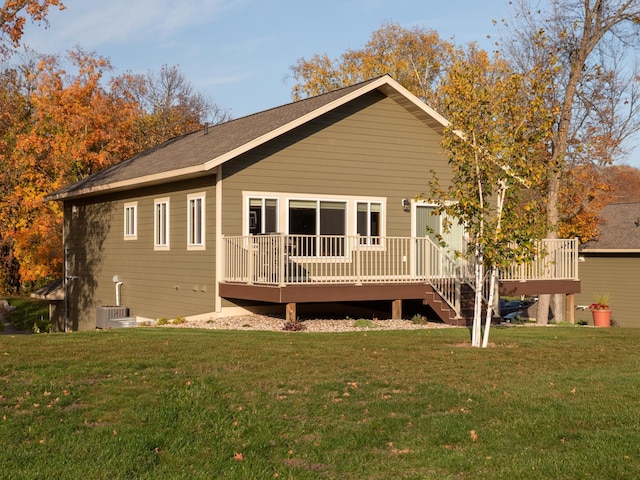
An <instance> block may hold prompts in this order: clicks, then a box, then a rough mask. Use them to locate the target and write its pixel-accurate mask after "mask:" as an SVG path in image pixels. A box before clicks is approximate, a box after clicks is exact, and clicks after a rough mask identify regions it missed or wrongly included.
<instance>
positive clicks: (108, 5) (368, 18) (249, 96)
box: [23, 0, 640, 167]
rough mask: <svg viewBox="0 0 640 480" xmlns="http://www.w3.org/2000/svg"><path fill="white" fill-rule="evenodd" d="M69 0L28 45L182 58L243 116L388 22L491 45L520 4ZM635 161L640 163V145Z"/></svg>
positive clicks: (198, 81) (29, 34) (168, 60)
mask: <svg viewBox="0 0 640 480" xmlns="http://www.w3.org/2000/svg"><path fill="white" fill-rule="evenodd" d="M63 1H64V3H65V5H66V6H67V9H66V10H64V11H62V12H57V11H52V12H51V14H50V15H49V20H50V26H49V28H48V29H46V30H45V29H43V28H41V27H36V26H32V25H28V26H27V29H26V33H25V36H24V38H23V41H24V43H25V44H27V45H29V46H30V47H31V48H33V49H34V50H36V51H38V52H40V53H62V52H65V51H66V50H70V49H72V48H73V47H74V46H76V45H79V46H80V47H82V48H83V49H84V50H87V51H96V52H97V53H98V54H99V55H102V56H105V57H108V58H110V59H111V62H112V64H113V66H114V74H119V73H123V72H125V71H132V72H135V73H146V72H147V71H149V70H154V71H158V70H160V68H161V67H162V66H163V65H169V66H172V65H178V66H179V67H180V71H181V72H182V73H184V74H185V76H186V77H187V78H188V79H189V80H190V81H191V82H192V83H193V85H194V86H195V88H196V89H197V90H199V91H202V92H203V93H205V94H206V95H207V96H208V97H209V98H211V99H212V100H213V101H214V102H215V103H216V104H218V105H219V106H220V107H222V108H225V109H228V110H230V111H231V114H232V115H233V117H235V118H238V117H241V116H244V115H248V114H251V113H255V112H258V111H261V110H265V109H267V108H271V107H275V106H278V105H282V104H284V103H288V102H290V101H291V88H292V87H293V84H294V82H293V80H292V79H291V78H287V77H288V75H289V73H290V70H289V67H290V66H291V65H293V64H294V63H295V62H296V60H298V59H299V58H302V57H304V58H310V57H311V56H313V55H314V54H316V53H318V54H322V53H326V54H327V55H329V57H330V58H336V57H338V56H340V55H341V54H342V53H343V52H344V51H346V50H347V49H358V48H360V47H362V46H363V45H364V44H365V43H366V42H367V40H368V39H369V37H370V36H371V33H372V32H373V31H375V30H377V29H378V28H380V26H381V25H382V23H384V22H387V21H389V22H394V23H399V24H401V25H402V26H404V27H407V28H411V27H414V26H420V27H424V28H428V29H433V30H436V31H437V32H438V33H439V34H440V36H441V37H443V38H445V39H451V38H455V41H456V42H457V43H459V44H466V43H468V42H470V41H477V42H478V43H479V44H480V45H481V46H482V47H483V48H487V49H489V48H491V44H492V42H493V40H490V39H488V38H487V36H488V35H493V36H494V37H496V36H497V33H498V32H497V31H496V28H495V27H494V25H493V22H492V21H493V20H500V19H501V18H504V17H507V16H508V14H509V12H510V10H509V9H510V7H509V6H508V3H509V2H508V1H507V0H484V1H478V0H450V1H447V2H442V1H436V0H392V1H389V0H324V1H322V0H321V1H319V2H318V1H316V2H307V1H301V0H63ZM629 163H632V164H633V165H634V166H638V167H640V155H639V153H638V152H635V153H634V160H633V161H630V162H629Z"/></svg>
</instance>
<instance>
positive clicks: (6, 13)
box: [0, 0, 65, 55]
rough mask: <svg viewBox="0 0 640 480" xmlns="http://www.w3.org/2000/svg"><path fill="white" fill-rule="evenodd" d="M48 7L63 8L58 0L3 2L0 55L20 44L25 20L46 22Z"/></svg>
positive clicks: (0, 15) (0, 26)
mask: <svg viewBox="0 0 640 480" xmlns="http://www.w3.org/2000/svg"><path fill="white" fill-rule="evenodd" d="M50 7H58V8H59V9H60V10H63V9H64V8H65V7H64V5H63V4H62V2H61V1H60V0H5V2H4V4H3V5H2V6H1V7H0V55H6V54H7V53H8V52H9V51H10V49H11V48H16V47H17V46H18V45H19V44H20V39H21V38H22V35H23V33H24V25H25V22H26V21H27V19H31V20H32V21H34V22H40V23H43V22H44V23H45V24H46V22H47V14H48V13H49V8H50Z"/></svg>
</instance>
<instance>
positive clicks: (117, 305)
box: [116, 282, 122, 307]
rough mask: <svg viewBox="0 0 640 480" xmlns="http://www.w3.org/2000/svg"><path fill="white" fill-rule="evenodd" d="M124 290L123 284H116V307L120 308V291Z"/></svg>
mask: <svg viewBox="0 0 640 480" xmlns="http://www.w3.org/2000/svg"><path fill="white" fill-rule="evenodd" d="M121 290H122V282H116V307H119V306H120V291H121Z"/></svg>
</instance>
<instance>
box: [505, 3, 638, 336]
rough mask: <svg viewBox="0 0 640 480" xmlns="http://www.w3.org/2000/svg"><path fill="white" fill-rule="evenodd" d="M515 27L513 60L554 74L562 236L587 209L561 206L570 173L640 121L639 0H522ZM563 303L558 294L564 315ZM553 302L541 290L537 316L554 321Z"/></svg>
mask: <svg viewBox="0 0 640 480" xmlns="http://www.w3.org/2000/svg"><path fill="white" fill-rule="evenodd" d="M508 27H510V28H508V30H507V33H508V35H510V37H508V39H507V41H506V43H505V47H506V51H507V52H509V53H510V54H511V55H510V56H511V58H512V60H513V61H514V62H515V63H516V64H518V65H519V66H520V68H521V69H522V70H523V71H529V70H531V69H533V68H540V66H541V65H542V66H544V67H545V68H547V69H549V71H550V72H552V73H553V75H554V78H555V80H554V85H553V88H551V89H550V90H549V91H548V93H547V108H548V109H549V111H550V112H552V113H553V115H554V116H555V121H554V123H553V126H552V129H551V131H550V132H549V135H548V137H547V138H548V144H547V149H546V151H545V152H544V155H545V157H546V158H545V161H546V164H547V173H548V177H547V182H546V189H545V191H544V194H545V197H546V219H547V223H548V226H549V229H548V233H547V236H548V238H557V236H558V231H559V226H560V224H561V222H563V221H567V220H568V219H570V217H571V216H572V215H577V214H578V213H579V212H580V208H571V209H570V210H569V211H562V210H561V208H560V206H561V204H562V201H561V193H562V185H563V179H564V178H565V176H566V175H567V173H568V172H569V171H571V169H572V168H573V167H577V166H581V165H582V166H583V165H587V164H588V165H590V166H593V165H595V166H605V165H608V164H610V163H611V162H612V161H614V160H615V159H617V158H619V157H620V156H621V155H622V154H623V153H625V146H626V144H625V141H626V140H627V139H628V138H629V137H630V136H631V135H632V134H634V133H635V132H637V131H638V130H639V129H640V114H639V112H640V110H639V108H640V103H639V98H638V79H639V78H640V77H639V75H638V70H637V68H636V66H637V64H636V63H635V62H634V58H633V57H635V56H636V55H637V47H638V45H639V43H640V1H639V0H550V1H549V2H540V1H531V0H529V1H527V0H518V3H517V10H516V15H515V17H514V23H513V24H512V25H510V26H508ZM574 193H575V192H574ZM579 204H580V205H582V206H584V204H583V203H582V202H580V203H579ZM574 207H575V204H574ZM560 303H561V299H559V298H556V301H555V302H554V311H555V313H556V316H557V317H559V316H560V315H561V308H559V307H560ZM549 304H550V297H549V296H542V297H541V298H540V301H539V307H538V323H542V324H545V323H547V322H548V310H549Z"/></svg>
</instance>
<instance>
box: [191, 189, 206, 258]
mask: <svg viewBox="0 0 640 480" xmlns="http://www.w3.org/2000/svg"><path fill="white" fill-rule="evenodd" d="M204 219H205V194H204V193H196V194H192V195H189V196H188V197H187V248H189V249H192V250H197V249H202V248H204V246H205V243H204V235H205V222H204Z"/></svg>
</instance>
